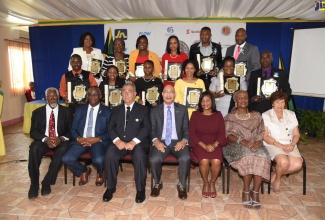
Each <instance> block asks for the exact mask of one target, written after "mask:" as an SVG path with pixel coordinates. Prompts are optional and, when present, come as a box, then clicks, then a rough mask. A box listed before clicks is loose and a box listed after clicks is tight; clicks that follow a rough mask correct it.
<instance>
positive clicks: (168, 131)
mask: <svg viewBox="0 0 325 220" xmlns="http://www.w3.org/2000/svg"><path fill="white" fill-rule="evenodd" d="M167 108H168V110H167V121H166V138H165V144H166V145H167V146H168V145H170V143H171V142H172V112H171V111H170V106H167Z"/></svg>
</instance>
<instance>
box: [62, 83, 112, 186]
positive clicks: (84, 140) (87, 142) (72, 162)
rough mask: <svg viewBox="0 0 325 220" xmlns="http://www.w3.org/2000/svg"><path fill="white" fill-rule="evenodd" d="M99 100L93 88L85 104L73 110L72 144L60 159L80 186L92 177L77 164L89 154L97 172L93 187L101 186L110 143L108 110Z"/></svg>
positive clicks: (97, 91)
mask: <svg viewBox="0 0 325 220" xmlns="http://www.w3.org/2000/svg"><path fill="white" fill-rule="evenodd" d="M101 98H102V94H101V92H100V89H99V88H98V87H96V86H92V87H90V88H89V89H88V91H87V101H88V104H84V105H82V106H79V107H78V108H77V109H76V113H75V115H74V119H73V123H72V129H71V135H72V139H73V142H72V143H71V146H70V148H69V150H68V151H67V152H66V153H65V154H64V155H63V157H62V162H63V163H65V164H66V165H67V166H68V167H69V168H70V169H71V170H72V172H73V173H74V174H75V175H76V176H80V180H79V185H85V184H86V183H88V180H89V175H90V173H91V168H90V167H87V166H85V165H82V164H81V163H80V162H79V161H78V160H79V158H80V156H81V155H83V154H84V153H86V152H89V153H90V156H91V160H92V163H93V165H94V167H95V168H96V169H97V175H96V180H95V185H96V186H101V185H102V184H103V183H104V177H103V171H104V156H105V153H106V150H107V148H108V145H109V142H110V139H109V137H108V133H107V125H108V121H109V119H110V116H111V110H110V109H109V108H108V107H107V106H104V105H102V104H101V103H100V100H101Z"/></svg>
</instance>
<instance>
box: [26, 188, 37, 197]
mask: <svg viewBox="0 0 325 220" xmlns="http://www.w3.org/2000/svg"><path fill="white" fill-rule="evenodd" d="M37 197H38V187H30V188H29V191H28V198H29V199H36V198H37Z"/></svg>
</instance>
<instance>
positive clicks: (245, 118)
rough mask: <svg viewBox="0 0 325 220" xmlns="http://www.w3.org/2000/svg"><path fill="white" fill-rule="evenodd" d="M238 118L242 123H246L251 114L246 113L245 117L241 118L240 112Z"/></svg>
mask: <svg viewBox="0 0 325 220" xmlns="http://www.w3.org/2000/svg"><path fill="white" fill-rule="evenodd" d="M235 116H236V118H237V119H239V120H241V121H246V120H248V119H249V118H250V117H251V113H249V112H248V113H246V114H245V116H244V117H239V115H238V112H236V114H235Z"/></svg>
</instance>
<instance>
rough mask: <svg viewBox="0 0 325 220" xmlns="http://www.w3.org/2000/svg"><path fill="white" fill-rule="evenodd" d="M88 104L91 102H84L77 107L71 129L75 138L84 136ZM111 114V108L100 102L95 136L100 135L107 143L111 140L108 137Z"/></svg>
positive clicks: (104, 142)
mask: <svg viewBox="0 0 325 220" xmlns="http://www.w3.org/2000/svg"><path fill="white" fill-rule="evenodd" d="M88 105H89V104H84V105H81V106H79V107H78V108H77V109H76V112H75V115H74V119H73V123H72V129H71V134H72V138H73V139H74V140H76V139H77V137H82V136H83V133H84V129H85V126H87V125H86V119H87V110H88ZM110 116H111V110H110V109H109V108H108V107H107V106H104V105H102V104H100V106H99V109H98V114H97V116H96V126H95V137H100V139H102V142H103V144H105V145H108V144H109V141H110V140H109V137H108V132H109V131H108V130H107V128H108V127H107V126H108V121H109V119H110ZM107 131H108V132H107Z"/></svg>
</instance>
